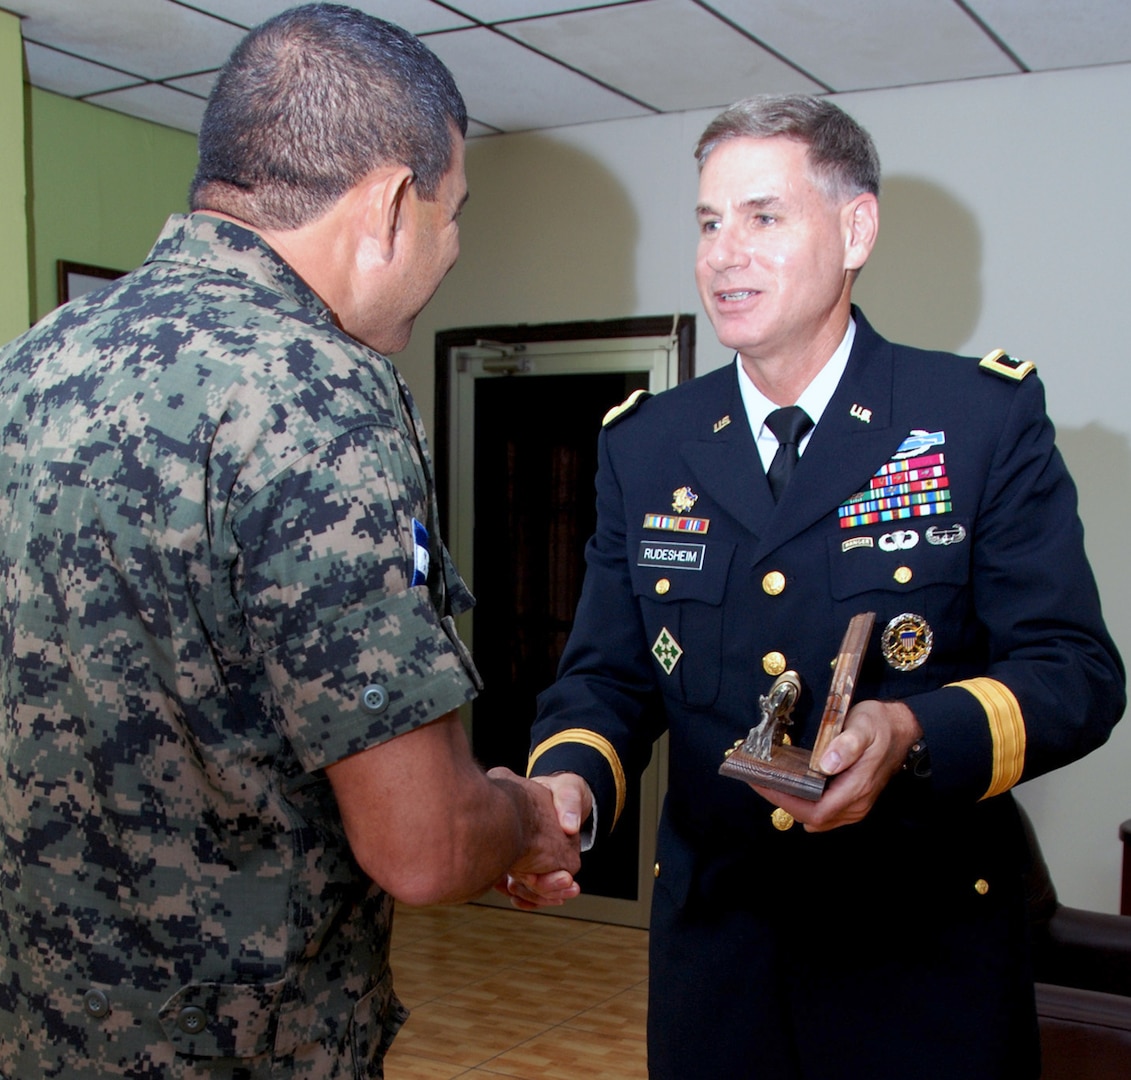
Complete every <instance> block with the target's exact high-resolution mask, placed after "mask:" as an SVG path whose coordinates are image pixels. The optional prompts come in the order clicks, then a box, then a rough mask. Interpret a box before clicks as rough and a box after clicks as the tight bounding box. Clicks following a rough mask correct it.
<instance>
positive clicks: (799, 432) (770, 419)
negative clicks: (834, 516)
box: [766, 405, 813, 502]
mask: <svg viewBox="0 0 1131 1080" xmlns="http://www.w3.org/2000/svg"><path fill="white" fill-rule="evenodd" d="M812 426H813V421H812V420H810V419H809V414H808V413H807V412H806V411H805V410H804V409H803V408H801V407H800V406H799V405H787V406H786V407H785V408H784V409H775V410H774V411H773V412H772V413H770V415H769V416H767V417H766V427H768V428H769V429H770V430H771V431H772V432H773V433H774V435H775V436H776V437H777V440H778V451H777V453H776V454H774V460H773V461H771V462H770V468H769V470H768V471H767V472H766V478H767V479H768V480H769V481H770V490H771V491H772V492H773V493H774V502H777V501H778V500H779V499H780V498H781V493H782V492H783V491H785V485H786V484H788V483H789V478H790V477H791V476H792V475H793V470H794V469H795V468H796V467H797V456H798V455H797V444H798V443H800V442H801V440H802V438H804V436H805V433H806V432H807V431H808V430H809V429H810V428H811V427H812Z"/></svg>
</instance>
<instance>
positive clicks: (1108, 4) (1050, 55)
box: [970, 0, 1131, 71]
mask: <svg viewBox="0 0 1131 1080" xmlns="http://www.w3.org/2000/svg"><path fill="white" fill-rule="evenodd" d="M970 7H971V9H972V10H974V11H976V12H977V14H978V15H979V17H980V18H981V19H982V20H983V21H984V22H985V23H986V24H987V25H988V26H989V27H990V29H991V30H993V31H994V33H996V34H998V35H999V36H1000V37H1002V38H1004V39H1005V40H1006V41H1007V42H1009V45H1010V48H1012V49H1013V51H1014V53H1016V54H1017V56H1018V57H1019V58H1020V60H1021V62H1022V63H1024V64H1025V65H1026V66H1027V67H1029V68H1031V69H1032V70H1034V71H1047V70H1050V69H1053V68H1065V67H1089V66H1091V65H1092V64H1119V63H1125V62H1127V61H1129V60H1131V3H1128V2H1127V0H1114V2H1112V0H1025V3H1024V4H1023V5H1021V4H1018V3H1017V0H973V2H972V3H970Z"/></svg>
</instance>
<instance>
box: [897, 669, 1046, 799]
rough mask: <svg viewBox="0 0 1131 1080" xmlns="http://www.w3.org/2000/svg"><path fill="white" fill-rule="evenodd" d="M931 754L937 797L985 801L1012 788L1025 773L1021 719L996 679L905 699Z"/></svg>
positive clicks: (1011, 697)
mask: <svg viewBox="0 0 1131 1080" xmlns="http://www.w3.org/2000/svg"><path fill="white" fill-rule="evenodd" d="M906 704H907V705H908V707H909V708H910V709H911V711H912V712H913V713H914V714H915V717H916V719H917V720H918V721H919V723H920V725H921V726H922V728H923V735H924V737H925V738H926V740H927V746H928V747H929V748H930V751H931V778H932V783H933V784H934V786H935V789H936V791H938V792H939V793H940V794H956V795H972V796H973V797H974V798H977V799H989V798H992V797H993V796H995V795H1000V794H1002V792H1005V791H1008V790H1009V789H1010V788H1012V787H1013V786H1014V785H1015V784H1017V783H1018V782H1019V781H1020V780H1021V777H1022V774H1023V772H1024V769H1025V743H1026V731H1025V718H1024V716H1022V714H1021V706H1020V704H1019V703H1018V701H1017V698H1016V696H1015V695H1014V694H1013V692H1012V691H1011V690H1010V689H1009V687H1008V686H1006V685H1005V684H1004V683H1002V682H999V681H998V680H997V679H991V678H988V677H985V676H983V677H980V678H974V679H963V680H962V681H961V682H955V683H949V684H948V685H946V686H944V687H942V688H941V689H939V690H936V691H933V692H932V693H929V694H922V695H919V696H916V697H911V698H908V699H907V702H906Z"/></svg>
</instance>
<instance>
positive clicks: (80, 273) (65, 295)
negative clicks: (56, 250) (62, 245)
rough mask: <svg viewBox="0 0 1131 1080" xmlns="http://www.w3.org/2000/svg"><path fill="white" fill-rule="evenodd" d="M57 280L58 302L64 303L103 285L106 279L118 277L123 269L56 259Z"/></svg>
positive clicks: (110, 279) (123, 271)
mask: <svg viewBox="0 0 1131 1080" xmlns="http://www.w3.org/2000/svg"><path fill="white" fill-rule="evenodd" d="M55 267H56V271H57V274H58V281H59V303H60V304H65V303H66V302H67V301H68V300H74V299H76V298H77V297H80V296H82V295H83V293H88V292H90V291H91V289H97V288H98V287H99V286H101V285H105V284H106V282H107V281H113V280H114V279H115V278H120V277H121V276H122V275H123V274H124V273H125V270H112V269H111V268H110V267H108V266H92V265H91V264H90V263H77V262H68V261H67V260H66V259H58V260H57V261H56V263H55Z"/></svg>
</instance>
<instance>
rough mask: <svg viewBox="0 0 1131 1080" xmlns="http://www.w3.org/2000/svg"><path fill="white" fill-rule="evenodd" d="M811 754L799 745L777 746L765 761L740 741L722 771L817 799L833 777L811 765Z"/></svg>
mask: <svg viewBox="0 0 1131 1080" xmlns="http://www.w3.org/2000/svg"><path fill="white" fill-rule="evenodd" d="M810 755H811V751H809V750H803V749H801V747H799V746H775V747H774V752H773V754H772V755H771V757H770V760H769V761H763V760H762V759H761V758H759V757H755V756H754V755H753V754H751V753H748V752H747V751H745V750H743V749H742V746H741V744H740V745H739V747H738V748H737V749H736V750H734V751H733V752H732V753H731V754H729V755H728V756H727V758H726V759H725V760H724V761H723V763H722V765H720V766H719V773H720V774H721V775H723V776H730V777H733V778H734V779H735V780H745V781H746V783H748V784H756V785H757V786H758V787H764V788H770V789H772V790H773V791H784V792H786V793H787V794H789V795H796V796H798V797H799V798H802V799H808V800H809V801H810V802H816V801H817V800H818V799H819V798H820V797H821V796H822V795H823V794H824V791H825V785H826V784H827V783H828V779H829V778H828V777H827V776H825V774H824V773H820V772H817V771H816V770H815V769H812V768H810V767H809V759H810Z"/></svg>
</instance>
